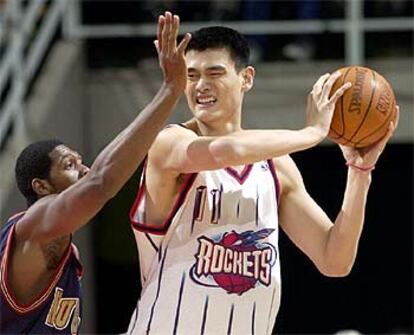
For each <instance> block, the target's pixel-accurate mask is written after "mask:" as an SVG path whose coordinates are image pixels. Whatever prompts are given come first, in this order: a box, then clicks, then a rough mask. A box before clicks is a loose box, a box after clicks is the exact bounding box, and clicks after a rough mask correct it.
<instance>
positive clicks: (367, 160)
mask: <svg viewBox="0 0 414 335" xmlns="http://www.w3.org/2000/svg"><path fill="white" fill-rule="evenodd" d="M399 118H400V107H399V106H396V107H395V116H394V120H392V121H391V122H390V124H389V126H388V131H387V133H386V134H385V136H384V137H383V138H382V139H380V140H379V141H378V142H376V143H374V144H372V145H370V146H368V147H364V148H360V149H354V148H351V147H347V146H344V145H340V148H341V150H342V153H343V155H344V157H345V160H346V162H348V163H351V164H353V165H356V166H359V167H362V168H370V167H374V166H375V164H376V163H377V161H378V158H379V157H380V156H381V153H382V152H383V151H384V148H385V146H386V144H387V143H388V141H389V139H390V138H391V137H392V135H393V134H394V131H395V129H396V128H397V126H398V121H399Z"/></svg>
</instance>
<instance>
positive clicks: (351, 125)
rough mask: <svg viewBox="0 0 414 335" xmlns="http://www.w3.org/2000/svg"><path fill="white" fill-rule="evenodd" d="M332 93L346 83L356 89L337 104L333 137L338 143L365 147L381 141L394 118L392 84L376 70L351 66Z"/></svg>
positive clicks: (350, 90) (349, 90)
mask: <svg viewBox="0 0 414 335" xmlns="http://www.w3.org/2000/svg"><path fill="white" fill-rule="evenodd" d="M339 71H340V72H341V73H342V75H341V77H339V78H338V79H337V80H336V82H335V84H334V86H333V87H332V90H331V94H333V93H334V92H335V91H336V90H337V89H338V88H339V87H341V86H342V85H343V84H344V83H346V82H351V83H352V87H351V88H350V89H348V90H347V91H345V93H344V95H343V96H342V97H341V98H340V99H339V100H338V101H337V102H336V106H335V112H334V116H333V119H332V123H331V128H330V131H329V135H328V136H329V138H330V139H331V140H333V141H334V142H336V143H339V144H343V145H346V146H351V147H355V148H362V147H365V146H368V145H370V144H373V143H375V142H377V141H378V140H380V139H381V138H382V137H383V136H384V135H385V134H386V132H387V130H388V126H389V124H390V122H391V121H392V120H393V119H394V113H395V96H394V92H393V90H392V87H391V85H390V84H389V83H388V82H387V81H386V80H385V78H384V77H383V76H381V75H380V74H378V73H377V72H375V71H374V70H372V69H369V68H366V67H360V66H349V67H345V68H342V69H339Z"/></svg>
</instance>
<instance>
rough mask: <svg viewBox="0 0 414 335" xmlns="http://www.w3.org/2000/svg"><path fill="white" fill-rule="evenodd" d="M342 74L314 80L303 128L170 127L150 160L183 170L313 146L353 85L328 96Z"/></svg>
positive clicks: (249, 160) (231, 163)
mask: <svg viewBox="0 0 414 335" xmlns="http://www.w3.org/2000/svg"><path fill="white" fill-rule="evenodd" d="M339 75H340V73H339V72H337V73H334V74H332V75H330V74H325V75H323V76H321V77H320V78H319V80H318V81H317V82H316V83H315V85H314V87H313V90H312V93H311V94H310V95H309V97H308V111H307V112H308V117H307V124H306V126H305V127H304V128H303V129H300V130H240V131H236V132H233V133H231V134H228V135H225V136H217V137H215V136H197V135H195V134H194V133H193V132H191V131H189V130H185V129H180V128H169V129H166V130H164V131H163V132H161V134H160V136H159V137H158V138H157V140H156V142H155V144H154V146H153V148H152V149H151V152H150V157H151V160H152V161H154V162H157V164H158V165H160V166H161V167H163V170H166V171H168V170H170V171H173V172H175V173H177V174H180V173H190V172H197V171H202V170H213V169H218V168H223V167H226V166H235V165H243V164H249V163H252V162H256V161H260V160H264V159H271V158H273V157H278V156H282V155H286V154H289V153H292V152H296V151H301V150H305V149H307V148H310V147H313V146H315V145H317V144H318V143H320V142H321V141H322V140H323V139H324V138H325V137H326V136H327V134H328V132H329V126H330V123H331V120H332V116H333V112H334V108H335V103H336V101H337V100H338V99H339V98H340V97H341V96H342V95H343V93H344V92H345V90H347V89H348V88H349V87H350V83H346V84H344V85H343V86H342V87H340V88H339V89H338V90H337V91H336V92H335V93H334V94H332V96H331V97H329V94H330V91H331V89H332V86H333V84H334V82H335V81H336V79H337V78H338V76H339ZM172 139H174V141H172Z"/></svg>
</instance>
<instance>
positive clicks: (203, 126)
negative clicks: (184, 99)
mask: <svg viewBox="0 0 414 335" xmlns="http://www.w3.org/2000/svg"><path fill="white" fill-rule="evenodd" d="M196 123H197V128H198V133H199V134H200V135H201V136H225V135H228V134H231V133H234V132H236V131H239V130H241V122H240V118H237V119H236V118H232V119H230V120H226V121H223V120H218V121H216V122H209V123H204V122H202V121H200V120H196Z"/></svg>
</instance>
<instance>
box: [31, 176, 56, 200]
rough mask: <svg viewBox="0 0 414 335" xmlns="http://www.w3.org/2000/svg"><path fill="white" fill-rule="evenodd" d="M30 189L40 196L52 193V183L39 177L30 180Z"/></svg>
mask: <svg viewBox="0 0 414 335" xmlns="http://www.w3.org/2000/svg"><path fill="white" fill-rule="evenodd" d="M32 189H33V191H35V193H36V194H37V195H39V196H40V197H43V196H45V195H49V194H52V193H54V188H53V187H52V185H51V184H50V183H49V182H48V181H47V180H45V179H40V178H34V179H33V180H32Z"/></svg>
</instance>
